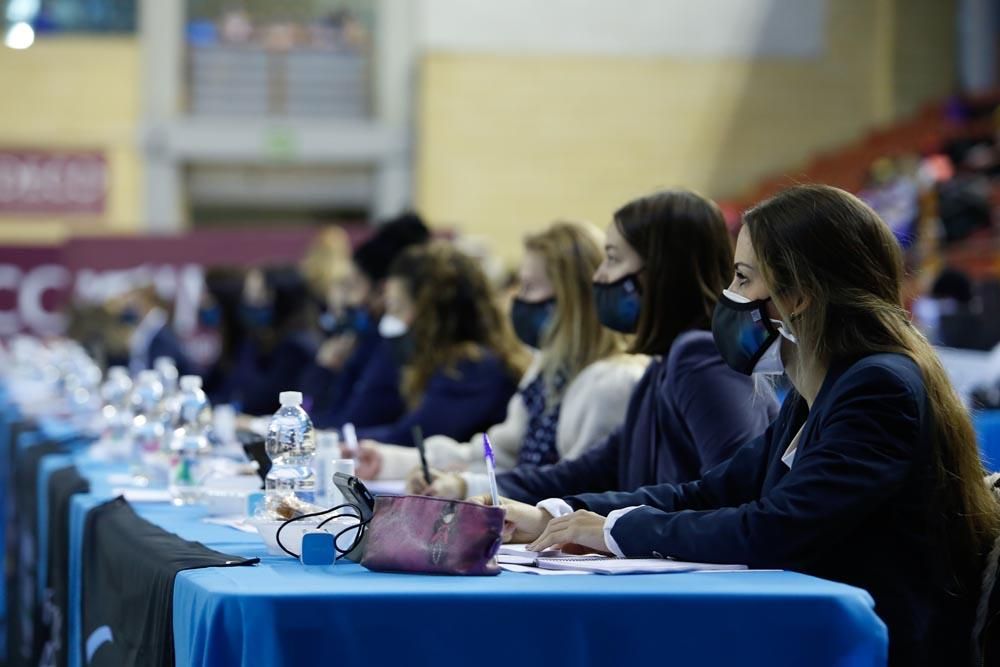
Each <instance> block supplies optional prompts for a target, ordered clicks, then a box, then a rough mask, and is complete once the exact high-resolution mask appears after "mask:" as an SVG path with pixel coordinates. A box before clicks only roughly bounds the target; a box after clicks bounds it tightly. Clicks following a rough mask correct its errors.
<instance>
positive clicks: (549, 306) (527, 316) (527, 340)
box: [510, 297, 556, 349]
mask: <svg viewBox="0 0 1000 667" xmlns="http://www.w3.org/2000/svg"><path fill="white" fill-rule="evenodd" d="M555 307H556V300H555V297H553V298H551V299H545V300H544V301H525V300H524V299H518V298H515V299H514V302H513V303H512V304H511V307H510V319H511V322H512V323H513V324H514V333H516V334H517V337H518V338H520V339H521V342H522V343H524V344H525V345H528V346H530V347H533V348H535V349H538V346H539V341H541V339H542V335H543V334H544V332H545V329H546V327H548V325H549V321H550V320H551V319H552V312H553V311H554V310H555Z"/></svg>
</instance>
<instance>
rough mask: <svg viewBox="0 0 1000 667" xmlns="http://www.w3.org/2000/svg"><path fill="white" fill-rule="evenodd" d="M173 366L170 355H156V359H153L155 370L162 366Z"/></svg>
mask: <svg viewBox="0 0 1000 667" xmlns="http://www.w3.org/2000/svg"><path fill="white" fill-rule="evenodd" d="M174 367H175V366H174V360H173V359H171V358H170V357H157V358H156V360H155V361H153V368H155V369H156V370H160V369H163V368H174Z"/></svg>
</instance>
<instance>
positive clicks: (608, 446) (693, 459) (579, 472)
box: [497, 331, 778, 503]
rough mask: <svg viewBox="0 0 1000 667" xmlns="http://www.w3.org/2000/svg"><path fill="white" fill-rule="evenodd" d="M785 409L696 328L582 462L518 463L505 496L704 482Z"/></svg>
mask: <svg viewBox="0 0 1000 667" xmlns="http://www.w3.org/2000/svg"><path fill="white" fill-rule="evenodd" d="M777 412H778V408H777V404H776V403H775V401H774V399H773V397H772V396H771V395H770V392H765V393H764V394H760V395H755V394H754V387H753V380H752V379H751V378H749V377H747V376H746V375H743V374H741V373H737V372H736V371H734V370H732V369H731V368H729V367H728V366H727V365H726V362H725V361H723V360H722V357H721V356H719V351H718V349H717V348H716V347H715V342H714V341H713V340H712V334H711V332H709V331H689V332H686V333H684V334H682V335H681V336H679V337H678V338H677V340H676V341H674V344H673V345H672V346H671V347H670V352H669V354H667V355H666V357H664V358H662V359H656V360H654V361H653V362H652V363H651V364H650V365H649V368H648V369H646V373H645V374H644V375H643V377H642V379H641V380H640V381H639V383H638V384H637V385H636V386H635V389H633V390H632V397H631V398H630V399H629V405H628V409H627V410H626V412H625V420H624V423H622V425H621V426H619V427H618V428H616V429H615V430H614V431H612V432H611V433H610V434H609V435H608V437H607V438H606V439H605V440H604V442H601V443H598V444H596V445H595V446H593V447H591V448H590V449H588V450H587V451H586V452H584V453H583V454H582V455H580V456H579V457H578V458H575V459H566V460H563V461H559V462H558V463H554V464H552V465H546V466H526V465H522V466H517V467H516V468H514V469H513V470H510V471H508V472H505V473H501V474H500V475H498V476H497V484H498V485H499V487H500V492H501V493H502V494H503V495H504V496H506V497H508V498H513V499H514V500H520V501H521V502H527V503H536V502H538V501H539V500H544V499H545V498H553V497H560V496H566V495H569V494H573V493H584V492H603V491H634V490H635V489H637V488H639V487H640V486H645V485H647V484H664V483H668V482H669V483H681V482H689V481H691V480H695V479H699V478H700V477H701V476H702V474H704V473H705V472H707V471H708V470H710V469H712V468H713V467H715V466H716V465H717V464H718V463H721V462H722V461H725V460H728V459H729V457H730V456H732V455H733V454H734V453H736V451H737V450H738V449H739V448H740V447H741V446H742V445H743V444H745V443H746V442H747V441H748V440H751V439H752V438H755V437H757V436H758V435H760V434H761V433H763V432H764V429H766V428H767V425H768V423H769V422H770V421H771V420H772V419H774V417H775V415H776V414H777Z"/></svg>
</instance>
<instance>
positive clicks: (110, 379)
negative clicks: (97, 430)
mask: <svg viewBox="0 0 1000 667" xmlns="http://www.w3.org/2000/svg"><path fill="white" fill-rule="evenodd" d="M131 392H132V378H131V377H129V374H128V370H127V369H126V368H125V367H124V366H112V367H111V368H109V369H108V372H107V375H106V377H105V379H104V384H102V385H101V400H102V401H103V403H104V405H103V407H102V408H101V417H102V419H103V421H104V429H103V433H102V438H103V439H104V440H105V442H107V443H108V447H109V448H110V450H111V452H112V454H113V456H114V457H115V458H118V459H121V460H127V459H128V455H129V451H128V436H129V431H130V430H131V428H132V416H133V415H132V408H131V406H130V405H129V396H130V394H131Z"/></svg>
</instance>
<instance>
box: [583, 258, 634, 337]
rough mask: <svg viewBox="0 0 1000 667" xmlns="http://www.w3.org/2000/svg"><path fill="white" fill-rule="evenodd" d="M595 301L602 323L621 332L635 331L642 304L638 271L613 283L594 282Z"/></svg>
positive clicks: (598, 316) (598, 317)
mask: <svg viewBox="0 0 1000 667" xmlns="http://www.w3.org/2000/svg"><path fill="white" fill-rule="evenodd" d="M594 302H595V303H596V304H597V319H598V320H600V322H601V324H603V325H604V326H606V327H607V328H609V329H612V330H614V331H620V332H621V333H635V331H636V329H637V328H638V327H639V308H640V306H641V304H642V290H641V289H640V288H639V274H638V272H636V273H630V274H629V275H627V276H624V277H622V278H619V279H618V280H616V281H615V282H613V283H594Z"/></svg>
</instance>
